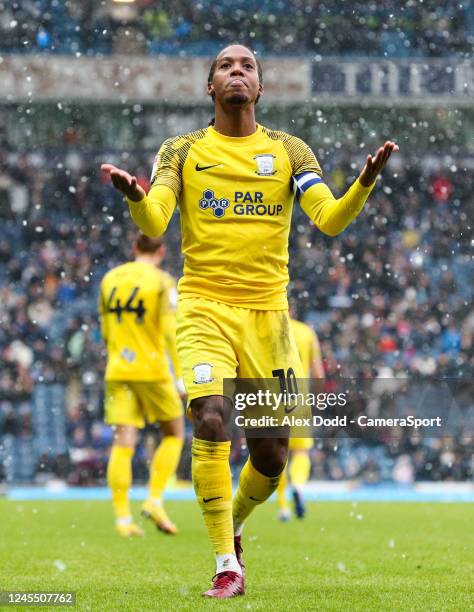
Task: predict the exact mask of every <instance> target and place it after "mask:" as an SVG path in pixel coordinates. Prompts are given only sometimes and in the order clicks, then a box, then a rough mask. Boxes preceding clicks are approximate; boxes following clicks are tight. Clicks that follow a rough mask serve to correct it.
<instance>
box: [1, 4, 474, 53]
mask: <svg viewBox="0 0 474 612" xmlns="http://www.w3.org/2000/svg"><path fill="white" fill-rule="evenodd" d="M0 14H1V15H2V17H1V20H0V51H8V52H15V53H58V54H94V55H95V54H97V53H102V54H104V55H107V54H110V53H132V52H133V53H141V54H157V53H166V54H181V55H193V56H195V55H213V54H214V52H215V51H217V49H218V48H219V47H221V46H222V45H225V44H226V43H229V42H233V41H234V40H235V33H236V32H239V33H240V34H239V35H238V41H239V42H242V43H243V44H248V45H254V46H255V48H256V49H257V50H258V51H259V52H262V53H265V54H267V55H268V54H285V55H289V54H293V55H302V54H323V55H326V56H327V55H341V56H348V55H350V56H352V57H354V56H376V57H377V56H378V57H387V58H403V57H445V56H449V55H461V56H462V55H463V54H464V55H466V56H467V55H468V54H470V53H471V52H472V46H473V42H474V4H473V2H472V0H465V1H464V2H463V3H460V4H455V3H444V4H441V3H439V2H437V1H436V0H425V1H424V2H415V1H413V2H406V3H404V4H403V5H400V4H399V3H397V2H394V1H393V0H384V1H382V2H358V1H355V2H350V3H348V2H344V1H343V0H332V1H331V2H316V1H315V0H312V1H308V0H305V1H304V2H303V1H301V0H297V1H296V2H295V1H294V0H293V1H292V2H291V7H290V2H289V0H278V1H273V0H259V1H258V2H257V1H256V0H232V2H230V1H229V0H201V1H199V2H194V1H192V0H178V1H177V0H167V1H165V2H155V1H153V0H140V1H137V2H135V3H133V4H131V5H127V6H124V5H123V4H122V5H121V4H119V3H114V2H112V1H110V2H101V3H97V2H93V1H92V0H87V1H79V0H68V1H66V2H62V1H59V0H28V1H27V2H0ZM420 31H422V32H423V36H420V35H419V33H420Z"/></svg>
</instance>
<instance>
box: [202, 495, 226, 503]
mask: <svg viewBox="0 0 474 612" xmlns="http://www.w3.org/2000/svg"><path fill="white" fill-rule="evenodd" d="M215 499H222V496H220V497H207V498H206V497H203V498H202V501H203V502H204V503H205V504H207V503H208V502H210V501H214V500H215Z"/></svg>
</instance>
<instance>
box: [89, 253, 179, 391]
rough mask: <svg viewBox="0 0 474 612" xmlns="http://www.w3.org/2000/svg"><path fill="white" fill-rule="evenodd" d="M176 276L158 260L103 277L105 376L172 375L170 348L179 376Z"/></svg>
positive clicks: (134, 264) (138, 378) (101, 304)
mask: <svg viewBox="0 0 474 612" xmlns="http://www.w3.org/2000/svg"><path fill="white" fill-rule="evenodd" d="M176 302H177V295H176V284H175V281H174V279H173V278H172V277H171V276H170V275H169V274H167V273H166V272H164V271H163V270H159V269H158V268H156V267H155V266H154V265H152V264H150V263H145V262H139V261H133V262H129V263H126V264H123V265H121V266H117V267H116V268H113V269H112V270H110V271H109V272H107V274H105V276H104V278H103V279H102V282H101V286H100V297H99V313H100V319H101V329H102V336H103V338H104V341H105V344H106V347H107V368H106V371H105V380H124V381H127V380H136V381H144V382H146V381H155V380H162V379H166V378H169V376H170V368H169V363H168V359H167V353H168V356H169V358H170V359H171V361H172V364H173V369H174V374H175V376H176V377H177V378H180V377H181V370H180V367H179V363H178V359H177V351H176V339H175V335H176V328H175V309H176Z"/></svg>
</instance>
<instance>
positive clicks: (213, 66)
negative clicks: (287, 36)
mask: <svg viewBox="0 0 474 612" xmlns="http://www.w3.org/2000/svg"><path fill="white" fill-rule="evenodd" d="M229 46H232V45H229ZM249 51H250V52H251V53H252V55H253V56H254V57H255V54H254V53H253V51H252V50H251V49H249ZM255 61H256V62H257V74H258V80H259V81H260V83H263V69H262V64H261V63H260V62H259V61H258V59H257V58H256V57H255ZM216 66H217V56H216V57H215V58H214V60H213V62H212V64H211V68H210V69H209V75H208V77H207V84H208V85H210V84H211V83H212V79H213V78H214V72H215V71H216ZM211 98H212V100H213V101H214V98H215V95H214V94H211ZM259 100H260V94H259V95H258V96H257V97H256V99H255V104H257V103H258V101H259ZM214 123H215V118H214V117H213V118H212V119H211V120H210V121H209V123H208V125H214Z"/></svg>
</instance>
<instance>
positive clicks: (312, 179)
mask: <svg viewBox="0 0 474 612" xmlns="http://www.w3.org/2000/svg"><path fill="white" fill-rule="evenodd" d="M291 181H292V187H293V191H294V193H295V195H296V196H301V195H303V193H304V192H305V191H307V190H308V189H309V188H310V187H312V186H313V185H316V183H324V181H323V179H322V178H321V177H320V176H319V174H316V172H311V171H309V172H302V173H301V174H296V175H295V176H292V177H291Z"/></svg>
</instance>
